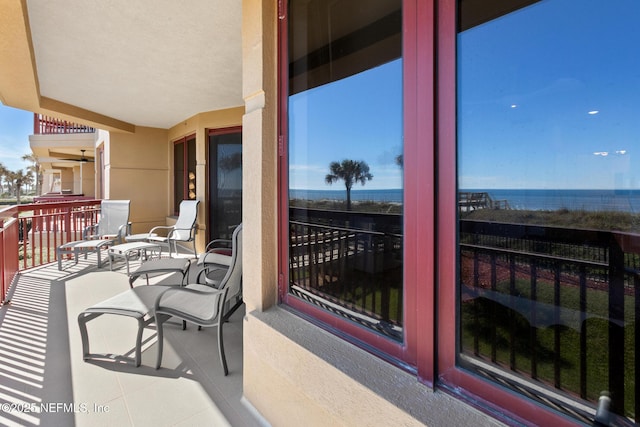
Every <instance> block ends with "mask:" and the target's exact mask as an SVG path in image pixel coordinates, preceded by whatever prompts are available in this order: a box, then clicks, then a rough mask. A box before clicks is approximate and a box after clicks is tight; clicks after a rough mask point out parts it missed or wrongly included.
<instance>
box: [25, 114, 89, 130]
mask: <svg viewBox="0 0 640 427" xmlns="http://www.w3.org/2000/svg"><path fill="white" fill-rule="evenodd" d="M95 131H96V130H95V128H92V127H89V126H84V125H79V124H77V123H71V122H68V121H66V120H60V119H56V118H53V117H48V116H44V115H42V114H34V115H33V134H34V135H65V134H70V133H93V132H95Z"/></svg>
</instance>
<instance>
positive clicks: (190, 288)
mask: <svg viewBox="0 0 640 427" xmlns="http://www.w3.org/2000/svg"><path fill="white" fill-rule="evenodd" d="M231 240H232V254H231V263H230V265H229V267H228V268H227V269H226V270H225V275H224V277H223V278H222V280H221V281H220V283H219V285H218V287H217V288H216V287H213V286H208V285H206V284H190V285H187V286H184V287H178V288H171V289H167V290H166V291H164V292H163V293H162V294H161V295H160V296H159V297H158V299H157V300H156V302H155V306H154V309H153V313H154V314H155V324H156V328H157V333H158V359H157V362H156V369H158V368H160V365H161V364H162V350H163V344H164V323H165V322H166V321H167V320H168V319H169V318H171V317H177V318H179V319H182V320H186V321H187V322H191V323H194V324H196V325H198V326H200V327H217V328H218V355H219V356H220V362H221V364H222V368H223V369H224V374H225V375H227V374H228V373H229V369H228V368H227V360H226V357H225V354H224V343H223V339H222V325H223V324H224V322H225V321H227V320H228V318H229V316H230V315H231V314H232V313H233V311H235V309H236V308H237V307H234V308H233V309H231V310H229V311H228V312H225V305H226V302H227V301H230V300H232V299H233V298H239V299H240V302H239V303H238V304H237V306H239V305H240V304H241V303H242V225H240V226H238V227H237V228H236V229H235V230H234V232H233V236H232V239H231ZM183 328H184V326H183Z"/></svg>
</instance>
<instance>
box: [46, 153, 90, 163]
mask: <svg viewBox="0 0 640 427" xmlns="http://www.w3.org/2000/svg"><path fill="white" fill-rule="evenodd" d="M85 151H87V150H80V152H81V153H82V154H81V155H80V157H78V156H73V154H71V156H73V157H71V158H66V159H65V158H62V156H69V155H70V154H68V153H50V155H51V156H52V157H56V158H58V159H60V160H68V161H72V162H82V163H87V162H93V161H94V160H93V158H91V157H86V156H85V155H84V152H85Z"/></svg>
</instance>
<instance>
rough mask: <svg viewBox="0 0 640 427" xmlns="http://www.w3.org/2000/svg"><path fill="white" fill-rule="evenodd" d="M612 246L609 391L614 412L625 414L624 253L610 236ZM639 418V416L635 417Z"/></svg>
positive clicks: (610, 252) (610, 260)
mask: <svg viewBox="0 0 640 427" xmlns="http://www.w3.org/2000/svg"><path fill="white" fill-rule="evenodd" d="M611 236H612V238H611V240H610V246H609V392H610V394H611V410H612V411H613V412H615V413H617V414H623V413H624V252H623V251H622V248H621V247H620V244H619V243H618V241H617V240H616V238H615V234H612V235H611ZM636 416H637V414H636Z"/></svg>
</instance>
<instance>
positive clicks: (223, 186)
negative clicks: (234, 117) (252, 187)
mask: <svg viewBox="0 0 640 427" xmlns="http://www.w3.org/2000/svg"><path fill="white" fill-rule="evenodd" d="M241 222H242V132H240V131H239V130H234V131H230V130H217V131H211V133H210V135H209V230H210V231H209V233H210V236H211V239H214V238H215V239H231V235H232V234H233V230H234V229H235V228H236V226H237V225H238V224H240V223H241Z"/></svg>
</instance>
